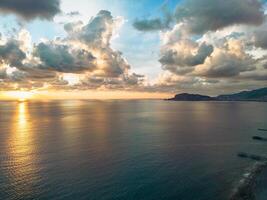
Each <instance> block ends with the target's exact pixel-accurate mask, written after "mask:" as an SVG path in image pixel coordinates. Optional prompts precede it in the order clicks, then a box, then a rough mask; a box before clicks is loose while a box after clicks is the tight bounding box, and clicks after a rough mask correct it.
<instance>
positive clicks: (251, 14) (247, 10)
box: [174, 0, 264, 34]
mask: <svg viewBox="0 0 267 200" xmlns="http://www.w3.org/2000/svg"><path fill="white" fill-rule="evenodd" d="M174 17H175V19H176V21H177V23H180V22H182V23H184V24H186V26H185V27H186V28H187V29H188V31H189V32H190V33H194V34H202V33H205V32H207V31H216V30H219V29H222V28H225V27H228V26H231V25H237V24H246V25H260V24H262V23H263V21H264V9H263V3H262V2H261V1H259V0H225V1H220V0H185V1H184V2H183V3H181V4H179V5H178V6H177V8H176V11H175V15H174Z"/></svg>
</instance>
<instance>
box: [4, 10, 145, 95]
mask: <svg viewBox="0 0 267 200" xmlns="http://www.w3.org/2000/svg"><path fill="white" fill-rule="evenodd" d="M121 20H122V19H121V18H114V17H113V16H112V15H111V13H110V12H109V11H105V10H102V11H100V12H99V13H98V14H97V15H96V16H95V17H93V18H91V19H90V20H89V22H88V23H87V24H84V23H83V22H80V21H79V22H72V23H67V24H65V26H64V29H65V30H66V32H67V36H66V37H65V38H56V39H54V40H44V41H42V42H40V43H38V44H34V45H32V44H31V42H30V40H31V39H30V35H29V33H28V32H27V31H25V30H23V31H21V32H20V33H19V36H18V37H17V39H16V40H15V39H10V40H8V41H7V42H5V43H3V42H2V43H3V44H2V45H0V60H1V61H2V63H1V64H2V65H5V66H2V68H4V69H2V70H1V71H0V82H1V83H5V84H6V83H9V86H13V87H14V88H15V87H21V88H24V89H32V88H33V87H35V88H38V87H40V88H42V87H46V88H56V89H64V90H66V89H92V88H94V89H123V90H133V89H134V88H135V87H136V86H138V85H141V84H142V83H143V80H144V79H145V78H144V77H143V76H142V75H138V74H136V73H133V72H131V69H130V68H131V67H130V65H129V63H128V62H127V60H126V59H125V58H124V57H123V55H122V53H121V52H120V51H117V50H114V49H113V48H112V47H111V45H110V40H111V39H112V37H113V34H114V31H115V30H116V29H117V28H118V26H119V24H120V23H121ZM0 42H1V41H0ZM29 44H30V45H32V46H29ZM0 69H1V68H0ZM7 72H8V73H7ZM67 73H68V74H71V75H72V76H74V78H75V79H77V81H76V80H75V83H69V81H68V79H65V78H64V77H65V76H66V74H67ZM2 85H3V84H2ZM5 86H6V85H5ZM1 88H2V89H3V87H1ZM9 88H10V87H9Z"/></svg>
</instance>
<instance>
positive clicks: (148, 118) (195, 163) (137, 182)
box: [0, 100, 267, 200]
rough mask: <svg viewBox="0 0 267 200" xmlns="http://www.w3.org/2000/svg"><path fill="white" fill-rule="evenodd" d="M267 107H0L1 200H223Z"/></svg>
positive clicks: (257, 147) (259, 148) (254, 149)
mask: <svg viewBox="0 0 267 200" xmlns="http://www.w3.org/2000/svg"><path fill="white" fill-rule="evenodd" d="M266 126H267V104H266V103H252V102H250V103H249V102H248V103H245V102H244V103H241V102H239V103H238V102H236V103H234V102H228V103H227V102H195V103H194V102H167V101H152V100H151V101H150V100H147V101H53V102H24V103H18V102H1V103H0V199H41V200H46V199H47V200H50V199H56V200H57V199H64V200H65V199H67V200H68V199H70V200H73V199H90V200H102V199H103V200H115V199H116V200H120V199H121V200H125V199H127V200H131V199H138V200H141V199H145V200H160V199H164V200H165V199H179V200H224V199H227V197H229V195H230V194H231V191H232V190H233V188H234V187H235V185H236V184H237V183H238V182H239V180H240V178H241V177H242V175H243V173H244V171H245V170H246V169H247V168H249V167H250V166H251V165H252V164H253V161H250V160H246V159H240V158H238V157H237V156H236V155H237V153H238V152H240V151H245V152H250V153H257V154H263V155H266V154H267V145H266V143H261V142H256V141H252V140H251V137H252V136H253V135H262V134H264V133H259V132H258V131H257V129H258V128H262V127H265V128H266Z"/></svg>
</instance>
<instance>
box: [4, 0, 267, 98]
mask: <svg viewBox="0 0 267 200" xmlns="http://www.w3.org/2000/svg"><path fill="white" fill-rule="evenodd" d="M266 13H267V7H266V1H265V0H139V1H136V0H97V1H94V0H92V1H88V0H75V1H73V0H38V1H36V0H1V1H0V99H1V98H2V99H4V98H10V97H12V95H13V97H14V98H17V96H19V95H24V96H25V95H26V94H27V95H26V96H31V97H32V96H33V97H35V98H37V97H38V98H63V99H64V98H100V99H102V98H166V97H170V96H172V95H173V94H176V93H181V92H188V93H201V94H208V95H213V96H214V95H218V94H225V93H233V92H238V91H241V90H250V89H256V88H261V87H266V86H267V21H266Z"/></svg>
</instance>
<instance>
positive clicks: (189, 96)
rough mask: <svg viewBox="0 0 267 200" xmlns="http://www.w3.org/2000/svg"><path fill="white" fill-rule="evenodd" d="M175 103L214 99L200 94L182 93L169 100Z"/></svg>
mask: <svg viewBox="0 0 267 200" xmlns="http://www.w3.org/2000/svg"><path fill="white" fill-rule="evenodd" d="M168 100H173V101H212V100H214V98H212V97H209V96H204V95H200V94H188V93H182V94H177V95H175V97H174V98H171V99H168Z"/></svg>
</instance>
